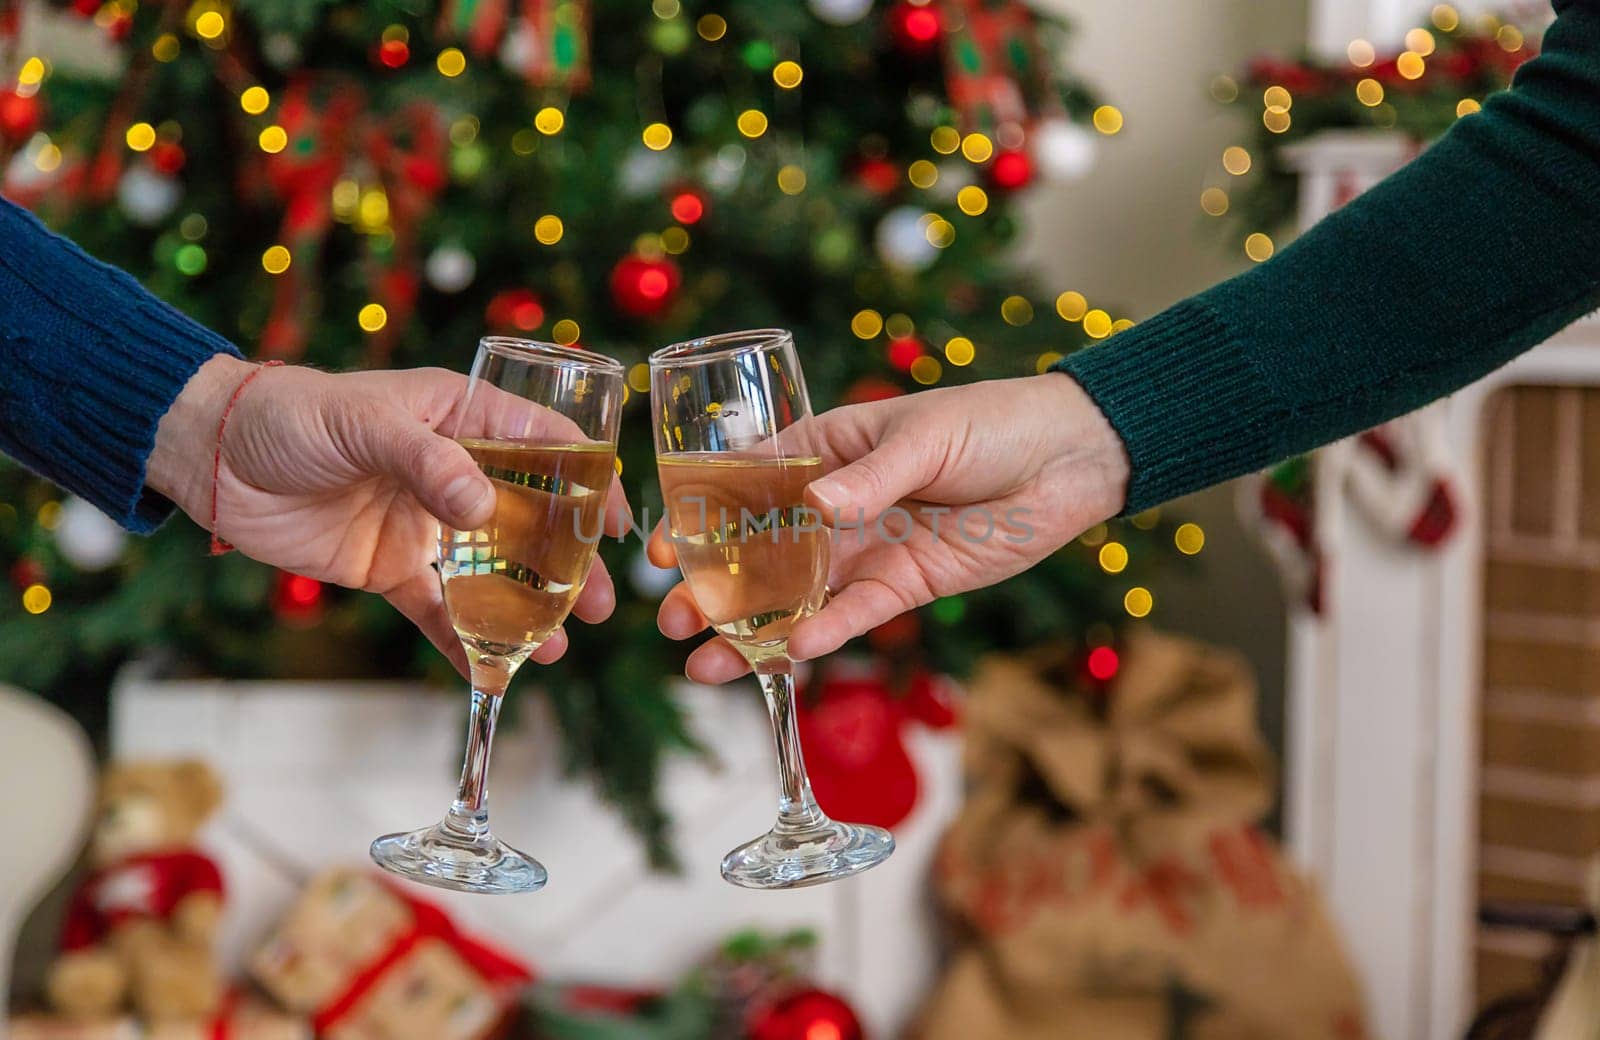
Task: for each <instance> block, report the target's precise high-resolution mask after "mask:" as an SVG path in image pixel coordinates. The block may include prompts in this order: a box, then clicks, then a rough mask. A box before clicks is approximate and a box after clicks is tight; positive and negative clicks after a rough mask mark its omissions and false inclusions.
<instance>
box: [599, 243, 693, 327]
mask: <svg viewBox="0 0 1600 1040" xmlns="http://www.w3.org/2000/svg"><path fill="white" fill-rule="evenodd" d="M682 281H683V276H682V274H681V273H680V272H679V271H678V265H677V264H675V263H673V262H672V261H671V260H668V259H666V258H665V257H661V258H659V259H654V260H651V259H647V258H645V257H642V256H639V255H638V254H637V253H634V254H630V255H628V256H625V257H623V258H622V259H621V260H618V261H617V266H616V267H613V268H612V269H611V298H612V299H613V300H614V301H615V302H616V305H617V306H618V307H619V308H621V309H622V311H623V313H625V314H628V315H630V316H632V317H635V318H653V317H655V316H656V315H658V314H660V313H661V312H662V311H664V310H666V309H667V308H668V307H670V306H671V305H672V301H673V299H674V298H675V297H676V296H677V294H678V286H679V285H680V284H681V282H682Z"/></svg>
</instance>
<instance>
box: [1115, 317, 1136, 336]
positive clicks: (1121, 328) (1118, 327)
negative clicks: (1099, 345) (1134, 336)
mask: <svg viewBox="0 0 1600 1040" xmlns="http://www.w3.org/2000/svg"><path fill="white" fill-rule="evenodd" d="M1133 326H1134V320H1133V319H1132V318H1118V319H1117V320H1116V321H1114V322H1112V323H1111V334H1112V335H1113V336H1115V335H1116V334H1117V333H1119V332H1126V331H1127V330H1128V329H1131V328H1133Z"/></svg>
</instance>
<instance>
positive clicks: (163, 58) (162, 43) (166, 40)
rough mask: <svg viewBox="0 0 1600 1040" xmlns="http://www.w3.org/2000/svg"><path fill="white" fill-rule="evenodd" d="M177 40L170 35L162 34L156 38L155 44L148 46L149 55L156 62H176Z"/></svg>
mask: <svg viewBox="0 0 1600 1040" xmlns="http://www.w3.org/2000/svg"><path fill="white" fill-rule="evenodd" d="M178 47H179V43H178V38H177V37H176V36H174V35H173V34H172V33H162V34H161V35H160V36H157V37H156V42H155V43H152V44H151V45H150V53H151V54H152V55H153V56H154V57H155V59H156V60H157V61H160V62H168V61H176V60H177V58H178Z"/></svg>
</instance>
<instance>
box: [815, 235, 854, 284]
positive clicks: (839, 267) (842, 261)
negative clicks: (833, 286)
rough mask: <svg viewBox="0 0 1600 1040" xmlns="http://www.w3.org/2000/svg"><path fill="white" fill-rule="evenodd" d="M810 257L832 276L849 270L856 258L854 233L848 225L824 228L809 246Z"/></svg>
mask: <svg viewBox="0 0 1600 1040" xmlns="http://www.w3.org/2000/svg"><path fill="white" fill-rule="evenodd" d="M811 255H812V256H813V257H815V258H816V261H817V263H818V264H820V265H821V266H822V267H823V268H824V269H825V270H827V271H830V272H832V273H834V274H838V273H839V272H842V271H847V270H849V269H850V267H851V262H852V261H853V260H854V259H855V256H856V235H855V231H854V230H853V229H852V228H851V227H850V226H849V225H848V224H834V225H832V226H831V227H827V228H824V229H823V230H822V233H821V234H819V235H817V237H816V239H815V240H814V241H813V242H812V244H811Z"/></svg>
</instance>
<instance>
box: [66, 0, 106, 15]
mask: <svg viewBox="0 0 1600 1040" xmlns="http://www.w3.org/2000/svg"><path fill="white" fill-rule="evenodd" d="M98 10H100V0H72V13H73V14H75V15H77V16H78V17H79V18H93V17H94V15H95V12H96V11H98Z"/></svg>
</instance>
